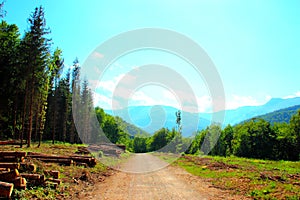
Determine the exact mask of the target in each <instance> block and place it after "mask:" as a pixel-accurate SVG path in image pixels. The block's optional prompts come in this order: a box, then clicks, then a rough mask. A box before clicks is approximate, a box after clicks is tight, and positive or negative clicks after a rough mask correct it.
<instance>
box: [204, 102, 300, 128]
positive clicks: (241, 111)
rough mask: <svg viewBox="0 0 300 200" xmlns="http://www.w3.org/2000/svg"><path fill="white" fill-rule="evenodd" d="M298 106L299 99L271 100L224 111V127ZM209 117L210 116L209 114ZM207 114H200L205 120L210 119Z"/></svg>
mask: <svg viewBox="0 0 300 200" xmlns="http://www.w3.org/2000/svg"><path fill="white" fill-rule="evenodd" d="M296 105H300V97H296V98H290V99H280V98H273V99H271V100H270V101H269V102H267V103H266V104H264V105H261V106H244V107H240V108H237V109H234V110H226V117H225V121H224V123H223V124H224V125H225V126H226V125H227V124H231V125H235V124H238V123H240V122H242V121H245V120H248V119H250V118H253V117H256V116H260V115H264V114H267V113H271V112H274V111H276V110H280V109H284V108H288V107H292V106H296ZM210 115H211V114H210ZM210 115H209V114H202V117H205V118H206V119H209V118H210Z"/></svg>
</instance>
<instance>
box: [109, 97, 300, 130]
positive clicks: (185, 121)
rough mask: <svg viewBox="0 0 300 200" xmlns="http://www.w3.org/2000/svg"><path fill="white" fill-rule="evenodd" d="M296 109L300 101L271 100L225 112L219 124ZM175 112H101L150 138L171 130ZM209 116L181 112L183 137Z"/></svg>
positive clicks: (199, 127) (139, 108)
mask: <svg viewBox="0 0 300 200" xmlns="http://www.w3.org/2000/svg"><path fill="white" fill-rule="evenodd" d="M296 105H300V97H296V98H290V99H280V98H274V99H271V100H270V101H269V102H267V103H266V104H264V105H261V106H244V107H240V108H237V109H234V110H226V111H225V120H224V122H223V123H222V124H223V126H226V125H228V124H231V125H235V124H238V123H240V122H242V121H245V120H248V119H251V118H253V117H256V116H261V115H265V114H267V113H271V112H274V111H277V110H280V109H285V108H289V107H293V106H296ZM176 111H177V109H176V108H173V107H169V106H133V107H129V108H128V109H122V110H115V111H111V110H105V112H106V113H108V114H112V115H114V116H120V117H121V118H122V119H123V120H125V121H126V122H129V123H131V124H134V125H135V126H138V127H140V128H141V129H143V130H145V131H146V132H148V133H150V134H153V133H154V132H155V131H157V130H158V129H160V128H162V127H166V128H169V129H172V128H175V127H176V116H175V112H176ZM216 114H219V113H216ZM212 115H213V114H211V113H189V112H182V125H183V130H182V132H183V135H184V136H191V135H192V134H193V133H194V132H195V131H197V130H202V129H205V128H206V127H207V126H209V125H210V124H211V118H212ZM195 124H196V126H195Z"/></svg>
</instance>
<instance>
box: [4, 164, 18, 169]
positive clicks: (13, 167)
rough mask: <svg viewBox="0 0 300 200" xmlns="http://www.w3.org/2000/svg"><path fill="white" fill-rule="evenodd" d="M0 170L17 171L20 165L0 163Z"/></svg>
mask: <svg viewBox="0 0 300 200" xmlns="http://www.w3.org/2000/svg"><path fill="white" fill-rule="evenodd" d="M0 168H6V169H19V168H20V164H19V163H0Z"/></svg>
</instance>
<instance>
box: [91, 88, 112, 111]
mask: <svg viewBox="0 0 300 200" xmlns="http://www.w3.org/2000/svg"><path fill="white" fill-rule="evenodd" d="M93 101H94V105H95V106H99V107H101V108H104V109H110V108H111V104H112V102H111V99H110V98H108V97H107V96H105V95H101V94H98V93H96V92H93Z"/></svg>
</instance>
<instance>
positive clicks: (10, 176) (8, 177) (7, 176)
mask: <svg viewBox="0 0 300 200" xmlns="http://www.w3.org/2000/svg"><path fill="white" fill-rule="evenodd" d="M19 176H20V173H19V171H18V170H17V169H14V170H12V171H10V172H5V173H0V181H4V182H11V181H12V180H14V179H16V178H17V177H19Z"/></svg>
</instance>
